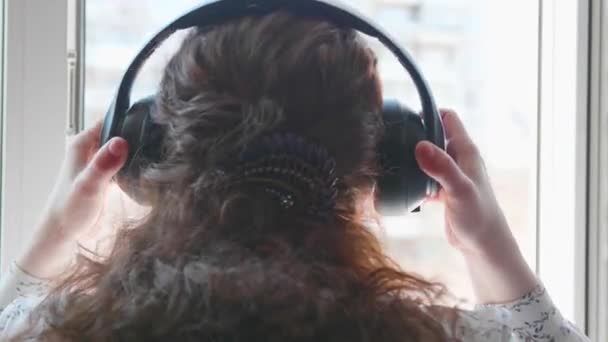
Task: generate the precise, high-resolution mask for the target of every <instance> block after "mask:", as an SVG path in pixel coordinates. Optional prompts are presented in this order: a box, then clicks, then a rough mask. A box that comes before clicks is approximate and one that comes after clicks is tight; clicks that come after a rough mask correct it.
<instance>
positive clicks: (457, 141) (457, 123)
mask: <svg viewBox="0 0 608 342" xmlns="http://www.w3.org/2000/svg"><path fill="white" fill-rule="evenodd" d="M441 115H442V118H443V127H444V128H445V133H446V140H447V151H448V154H449V155H450V156H452V157H453V158H454V159H456V160H458V158H460V157H466V156H475V155H477V154H479V151H478V149H477V146H476V145H475V143H474V142H473V140H472V139H471V137H470V135H469V133H468V132H467V130H466V128H465V127H464V124H463V123H462V120H460V118H459V117H458V115H457V114H456V112H454V111H452V110H442V111H441Z"/></svg>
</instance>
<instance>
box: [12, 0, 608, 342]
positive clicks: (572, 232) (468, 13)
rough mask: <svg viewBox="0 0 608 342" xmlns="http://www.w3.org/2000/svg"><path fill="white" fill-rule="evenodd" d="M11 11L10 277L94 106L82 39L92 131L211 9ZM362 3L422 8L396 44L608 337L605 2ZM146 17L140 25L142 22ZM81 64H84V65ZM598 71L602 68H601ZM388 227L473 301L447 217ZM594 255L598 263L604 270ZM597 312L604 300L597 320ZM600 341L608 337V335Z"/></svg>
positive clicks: (515, 220)
mask: <svg viewBox="0 0 608 342" xmlns="http://www.w3.org/2000/svg"><path fill="white" fill-rule="evenodd" d="M5 2H6V7H5V8H6V13H7V15H6V18H7V20H6V22H5V25H4V28H5V30H6V32H5V35H4V36H5V37H6V39H5V42H4V45H5V49H6V51H5V52H6V53H5V54H4V56H3V57H4V59H5V60H4V61H3V62H4V64H5V65H4V68H3V70H4V74H3V75H2V76H3V79H4V83H5V84H6V86H5V89H4V91H5V96H4V99H3V102H4V113H3V114H4V116H3V121H4V122H3V126H4V129H3V152H2V153H3V159H4V160H3V161H4V163H3V184H2V217H1V219H2V227H1V228H2V239H1V241H0V243H1V249H0V254H1V261H2V265H1V266H2V269H3V270H6V267H7V265H8V264H9V263H10V261H11V260H13V259H14V258H15V257H16V255H17V254H18V253H19V251H20V250H21V249H22V248H23V246H24V245H25V243H26V241H27V240H29V238H30V235H31V230H32V228H33V227H35V224H36V220H37V218H38V213H39V212H40V210H41V208H42V207H43V206H44V201H45V198H46V197H47V196H48V193H49V192H50V189H51V186H52V184H53V181H54V178H55V175H56V172H57V170H58V167H59V163H60V160H61V157H60V156H61V155H62V154H63V148H64V134H65V129H66V120H65V118H66V116H67V113H68V108H76V106H74V107H70V106H71V105H72V103H74V104H77V102H78V101H76V100H74V101H72V99H74V98H75V99H77V100H82V98H80V97H78V96H76V97H73V94H74V92H77V91H80V90H81V89H79V87H78V86H73V83H72V87H70V84H71V83H70V82H69V80H70V73H69V68H68V63H67V61H66V57H68V53H66V52H67V51H68V50H69V49H70V42H68V40H69V39H68V37H70V36H71V35H72V34H74V31H75V32H77V33H78V32H80V33H83V32H85V31H86V33H85V34H84V38H85V39H84V40H85V41H86V55H87V59H86V65H85V67H86V68H85V73H84V74H85V76H86V85H85V90H84V113H85V115H84V119H85V120H84V123H85V124H86V125H90V124H91V123H92V121H94V120H96V119H98V118H100V117H102V116H103V115H104V114H105V111H106V110H107V107H108V106H109V104H110V102H111V99H112V96H113V95H114V91H115V89H116V86H117V83H118V81H119V78H120V76H121V74H122V72H123V71H124V69H125V68H126V65H127V63H128V62H129V61H130V59H131V58H132V57H133V56H134V54H135V53H136V51H137V50H138V49H139V48H140V47H141V45H142V44H143V43H144V42H145V41H146V39H147V38H148V37H149V36H150V35H152V34H153V33H154V32H155V31H156V30H158V29H159V28H160V26H161V25H163V24H164V23H166V22H167V21H168V20H169V19H170V18H173V17H175V16H177V15H178V14H180V13H182V12H184V11H186V10H188V9H189V8H191V7H193V6H195V5H197V4H198V3H200V1H199V0H179V1H171V2H169V1H163V0H142V1H138V2H132V1H129V2H127V1H120V0H88V1H86V5H87V6H86V7H87V9H86V10H87V13H86V23H85V25H82V24H81V23H78V24H77V25H72V26H70V25H68V22H69V21H70V20H71V19H72V18H71V15H69V14H68V13H70V12H69V11H68V10H66V9H68V8H69V6H68V5H69V4H73V3H75V2H79V3H81V4H84V3H85V1H84V0H57V1H53V2H44V1H37V0H5ZM349 3H350V4H351V5H353V6H355V7H358V8H359V9H361V10H362V11H363V12H364V13H366V14H367V15H369V16H371V17H373V18H376V19H377V20H379V19H382V16H383V15H388V17H391V15H392V14H390V13H388V14H387V11H390V8H391V6H397V7H400V6H401V7H402V8H411V7H412V6H415V10H414V12H412V13H413V14H412V15H411V16H409V15H410V14H408V13H409V12H407V11H406V12H403V13H405V15H408V16H409V18H412V20H411V22H410V23H404V24H403V25H402V26H400V25H399V21H398V20H392V22H393V24H391V22H390V21H388V22H387V23H386V26H394V27H388V28H389V29H390V31H391V32H392V33H393V36H396V37H399V39H400V40H401V43H402V44H403V45H404V46H405V47H406V48H408V50H409V51H410V52H411V53H412V54H413V55H414V57H415V58H416V61H417V62H418V64H419V65H420V66H421V68H422V69H423V71H424V74H425V75H426V77H427V79H428V80H429V82H430V84H431V87H432V89H433V91H434V93H435V95H436V98H437V102H438V103H439V104H440V105H441V106H443V107H451V108H454V109H456V110H458V111H459V112H460V113H461V114H462V116H463V118H464V120H465V123H466V124H467V127H468V128H469V130H470V131H471V132H472V134H473V136H474V138H475V140H476V141H477V142H478V143H479V144H480V146H481V148H482V152H483V153H484V156H485V158H486V160H487V162H488V167H489V169H490V174H491V177H492V180H493V182H494V185H495V187H496V191H497V194H498V196H499V199H500V201H501V203H502V204H503V206H504V208H505V211H506V214H507V216H508V219H509V221H510V222H511V226H512V227H513V229H514V230H515V231H516V235H517V238H518V240H519V241H520V243H521V245H522V248H523V249H524V253H525V255H526V257H527V260H528V262H529V263H530V264H531V265H536V266H537V267H536V268H537V271H539V273H540V275H541V277H542V279H543V280H544V281H545V284H546V285H547V287H548V288H549V291H550V293H551V294H552V295H553V298H554V300H555V301H556V302H557V304H558V306H559V307H560V309H562V311H563V312H564V313H565V315H566V316H567V317H568V318H573V319H575V320H576V321H577V323H579V324H581V325H583V326H584V325H585V319H586V318H587V317H586V315H592V316H591V320H592V322H591V326H592V327H593V326H596V327H600V328H601V327H605V326H606V321H605V316H606V312H605V310H603V309H602V305H601V304H597V303H606V296H605V293H608V292H607V291H606V283H607V282H606V278H607V277H606V272H605V269H606V267H605V255H606V252H605V251H606V233H605V231H604V230H602V227H603V225H602V224H603V223H605V213H606V207H605V205H603V204H604V203H605V196H603V195H601V194H598V193H599V192H600V191H601V189H605V185H606V184H605V183H606V182H602V181H601V178H600V176H599V175H601V174H605V165H604V164H605V163H604V162H605V160H604V161H601V163H600V159H599V158H596V156H597V155H602V153H604V152H605V150H606V148H605V147H606V146H605V145H606V144H605V142H604V141H603V140H602V139H603V138H602V139H601V136H602V135H601V134H600V133H601V132H600V128H598V127H604V126H605V125H602V122H604V123H605V120H606V119H605V117H604V116H603V114H602V115H600V114H599V113H600V112H605V111H602V110H601V108H603V102H601V101H599V100H597V99H599V98H602V96H601V94H603V89H604V88H605V87H602V86H600V85H603V84H605V80H603V78H601V79H600V80H598V78H600V76H599V75H604V74H605V73H603V72H602V70H603V69H602V68H601V67H600V66H602V65H603V63H600V62H599V61H601V58H600V57H598V56H601V54H599V53H598V54H596V55H593V58H589V56H588V54H589V52H588V51H589V47H588V46H587V43H588V42H590V35H591V33H590V32H589V31H588V30H594V31H593V33H594V34H595V33H597V32H596V31H598V32H599V31H600V29H603V25H601V23H602V20H601V19H598V18H599V17H601V15H600V13H602V12H601V11H600V10H599V7H598V6H599V5H598V4H599V3H600V1H599V0H592V1H591V2H589V3H591V4H593V6H594V8H595V11H593V12H592V13H593V15H590V13H591V11H590V8H589V7H588V6H591V5H588V4H587V2H584V1H570V2H552V1H540V0H539V1H529V0H516V1H508V2H505V1H503V2H490V1H483V0H358V1H351V2H349ZM383 12H384V14H383ZM400 15H401V14H398V16H400ZM66 16H67V17H66ZM134 16H136V17H137V18H138V20H137V22H134V21H133V20H132V18H133V17H134ZM513 18H517V20H515V21H514V20H513ZM541 19H542V20H541ZM514 22H516V24H517V25H514ZM589 22H592V23H595V24H594V25H595V26H589ZM85 27H86V30H85ZM539 29H540V30H539ZM66 32H68V35H67V36H68V37H66ZM592 36H593V37H594V38H593V39H594V40H593V41H592V43H593V44H591V43H589V44H590V45H592V46H594V47H595V48H596V50H594V51H596V52H597V51H600V49H599V48H598V47H603V46H604V45H605V44H604V45H603V44H600V41H598V39H599V38H598V37H599V36H598V35H592ZM539 37H540V38H541V39H539ZM179 41H180V36H179V35H178V36H176V37H174V38H173V39H172V40H171V41H170V42H168V43H167V44H165V45H164V46H163V47H162V48H161V49H160V51H158V52H157V54H155V55H154V57H153V59H152V60H150V61H149V63H148V64H147V65H146V67H145V69H144V73H143V75H142V77H140V78H139V79H138V82H137V83H136V87H135V94H134V96H135V97H139V96H143V95H147V94H150V93H152V92H153V91H154V89H155V86H156V84H157V82H158V79H159V76H160V71H161V70H162V67H163V65H164V64H165V63H166V61H167V59H168V57H169V56H170V54H171V53H172V52H173V51H175V47H176V46H177V44H178V43H179ZM372 46H373V48H374V49H375V50H376V53H377V55H378V56H379V59H380V70H381V73H382V77H383V79H384V85H385V91H386V94H385V95H386V96H387V97H398V98H400V99H403V100H404V101H405V102H406V104H409V105H411V106H412V107H414V108H416V107H418V108H419V105H418V103H417V102H418V100H417V98H416V96H415V94H414V92H413V88H412V86H411V84H410V82H409V81H408V80H407V77H406V75H405V74H404V73H403V71H402V70H401V69H400V67H399V66H398V65H397V64H396V62H395V61H394V60H393V59H392V58H391V57H390V55H389V54H387V53H386V51H384V50H383V49H381V48H380V47H379V46H378V44H372ZM539 50H540V51H541V52H542V54H539V53H538V51H539ZM76 57H77V59H80V62H82V60H81V58H82V57H83V56H81V55H77V56H76ZM588 61H591V62H592V63H591V64H592V65H591V66H590V67H589V68H588V65H587V62H588ZM588 75H594V76H589V77H590V78H591V80H590V82H591V84H592V85H593V84H596V83H597V84H596V85H595V86H592V87H591V89H588V88H587V84H588V79H587V76H588ZM594 80H595V81H597V82H595V83H594V82H593V81H594ZM598 89H599V90H598ZM68 90H71V92H70V91H68ZM589 93H592V94H595V95H594V96H592V99H595V100H596V102H593V103H591V104H590V105H589V108H590V111H591V112H592V113H593V115H595V116H593V117H592V119H590V122H589V126H590V127H591V128H589V129H588V126H587V113H588V112H587V97H588V95H589ZM598 94H599V95H598ZM70 96H72V97H70ZM603 97H605V96H603ZM600 102H601V103H600ZM598 123H599V124H598ZM594 127H595V128H596V129H595V130H593V128H594ZM590 129H591V133H589V131H590ZM588 139H589V141H590V145H591V152H592V155H591V157H590V161H589V165H590V169H588V167H587V154H586V153H587V142H588ZM604 140H605V139H604ZM41 146H43V147H44V148H41ZM602 151H604V152H602ZM596 159H597V160H596ZM594 163H595V164H594ZM598 164H599V166H598ZM41 170H43V171H44V172H41ZM588 172H589V174H590V175H591V177H592V179H591V185H589V192H590V193H591V194H595V197H593V196H591V195H589V197H590V198H591V200H590V207H589V208H588V204H587V201H586V200H587V198H588V193H587V173H588ZM593 177H595V178H593ZM596 183H597V184H598V186H597V187H596V186H594V184H596ZM587 210H589V212H590V216H589V223H587V218H588V216H587V215H586V211H587ZM604 226H605V225H604ZM587 227H589V228H588V229H590V233H589V235H587V232H588V230H587V229H586V228H587ZM386 228H387V229H386V232H385V233H383V234H382V240H383V241H384V243H385V244H386V246H387V247H388V249H389V251H390V253H391V255H393V256H394V257H395V259H397V260H398V261H399V262H400V263H401V264H402V265H403V266H404V267H405V268H407V269H408V270H413V271H417V272H420V273H421V274H423V275H425V276H427V277H431V278H433V279H436V280H440V281H443V282H445V283H446V284H447V285H448V286H449V288H450V289H451V290H452V291H453V292H454V293H455V294H456V295H457V296H458V297H460V298H464V299H470V298H471V289H470V285H469V284H468V280H467V279H468V278H467V277H466V273H465V272H464V268H463V264H462V261H461V260H460V257H459V256H458V254H457V253H454V252H453V251H452V250H451V248H450V247H449V246H447V245H446V243H445V242H444V239H443V235H442V231H441V229H442V213H441V209H440V208H439V207H437V206H430V207H428V208H425V210H424V211H423V212H422V213H420V214H415V215H409V216H404V217H400V218H396V219H395V218H391V219H388V220H387V227H386ZM537 236H538V239H537V238H536V237H537ZM586 244H589V246H590V252H589V254H587V250H586V249H585V248H586ZM586 258H589V260H591V262H590V263H589V264H588V263H587V261H586ZM587 269H588V270H589V271H586V270H587ZM585 272H591V273H592V274H591V276H590V279H591V282H592V285H593V286H595V287H593V288H592V289H591V292H589V293H588V292H587V290H586V288H587V287H586V284H587V281H588V280H587V276H588V274H586V273H585ZM593 272H595V273H593ZM587 295H588V296H589V298H588V299H587V300H586V299H585V298H586V296H587ZM588 303H592V304H594V305H595V304H597V305H595V306H594V307H593V305H591V306H592V307H591V309H589V308H588V307H587V305H588ZM594 310H595V311H594ZM598 312H599V313H598ZM602 317H603V318H602ZM594 319H595V321H594ZM600 334H603V335H599V336H605V331H603V332H600ZM595 339H596V340H605V338H604V339H601V338H595Z"/></svg>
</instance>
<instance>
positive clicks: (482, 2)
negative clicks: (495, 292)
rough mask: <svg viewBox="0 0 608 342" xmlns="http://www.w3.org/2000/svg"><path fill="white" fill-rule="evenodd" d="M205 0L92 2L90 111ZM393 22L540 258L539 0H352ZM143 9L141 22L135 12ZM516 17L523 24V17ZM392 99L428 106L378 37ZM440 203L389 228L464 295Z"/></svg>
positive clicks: (416, 262) (395, 247)
mask: <svg viewBox="0 0 608 342" xmlns="http://www.w3.org/2000/svg"><path fill="white" fill-rule="evenodd" d="M197 3H199V1H198V0H197V1H195V0H179V1H164V0H145V1H144V0H142V1H137V2H130V1H121V0H89V1H87V28H86V32H87V35H86V39H87V47H86V53H87V58H86V62H87V65H86V91H85V94H86V95H85V97H86V101H85V108H86V119H87V121H88V122H89V124H90V122H91V121H92V120H95V119H97V118H99V117H101V116H102V115H103V114H104V113H105V110H106V108H107V106H108V105H109V103H110V101H111V98H112V96H113V93H114V91H115V89H116V87H117V83H118V81H119V78H120V77H121V75H122V72H123V71H124V70H125V68H126V66H127V63H129V61H130V60H131V58H132V57H133V56H134V54H135V53H136V52H137V51H138V49H139V48H141V46H142V44H143V43H144V42H145V41H146V38H149V37H150V35H152V34H153V33H155V32H156V31H157V30H158V29H160V27H161V26H162V25H164V24H166V23H167V21H168V20H170V19H172V18H174V17H175V16H176V15H178V14H180V13H182V12H183V11H185V10H187V9H190V8H191V7H192V6H194V5H195V4H197ZM349 3H350V4H351V5H352V6H354V7H356V8H358V9H360V10H361V11H362V12H364V13H365V14H367V15H368V16H369V17H371V18H374V19H375V20H377V21H378V22H380V23H381V25H383V26H384V27H386V28H387V29H388V30H389V31H390V32H391V33H392V36H393V37H397V39H398V40H399V42H400V43H401V44H402V45H403V46H404V47H406V48H407V49H408V50H409V52H410V53H411V54H412V55H413V56H414V58H415V60H416V61H417V63H418V64H419V66H420V67H421V68H422V70H423V72H424V74H425V76H426V78H427V79H428V81H429V83H430V85H431V88H432V90H433V92H434V94H435V96H436V98H437V103H438V104H439V106H440V107H446V108H452V109H455V110H457V111H458V112H459V113H460V114H461V116H462V118H463V120H464V121H465V124H466V125H467V128H468V129H469V130H470V132H471V135H472V136H473V137H474V139H475V140H476V142H477V143H478V144H479V147H480V149H481V151H482V153H483V155H484V157H485V159H486V163H487V168H488V171H489V173H490V176H491V179H492V182H493V184H494V186H495V190H496V194H497V196H498V198H499V200H500V202H501V204H502V205H503V208H504V210H505V212H506V216H507V218H508V220H509V222H510V224H511V227H512V229H513V230H514V232H515V234H516V236H517V239H518V241H519V242H520V244H521V247H522V249H523V251H524V254H525V256H526V258H527V260H528V262H529V263H530V265H534V264H535V262H536V261H535V254H536V250H535V245H536V241H535V237H536V225H535V222H536V190H535V189H536V185H535V184H536V181H535V175H536V139H537V135H536V122H537V85H538V82H537V67H538V62H537V61H538V54H537V50H538V38H537V37H538V26H539V25H538V24H539V15H538V2H537V1H530V0H512V1H498V2H496V1H486V0H390V1H389V0H351V1H349ZM133 17H137V19H138V20H137V21H133V20H132V18H133ZM513 18H517V19H516V25H515V22H514V20H513ZM179 41H180V37H179V36H177V37H174V38H173V39H172V40H171V41H170V42H169V43H167V44H164V45H163V47H162V48H161V49H160V50H159V51H158V52H157V53H156V54H155V55H154V56H153V58H152V59H151V60H150V62H149V63H148V64H147V65H146V67H145V70H144V73H143V74H142V76H141V77H140V78H139V79H138V82H137V83H136V89H135V94H134V98H138V97H140V96H143V95H146V94H150V93H152V92H154V89H155V86H156V84H157V82H158V80H159V78H160V74H161V70H162V67H163V66H164V64H165V63H166V62H167V59H168V57H169V56H170V54H171V53H172V52H174V51H175V47H176V45H177V44H178V43H179ZM371 44H372V47H373V49H374V50H375V51H376V53H377V54H378V57H379V67H380V71H381V76H382V78H383V82H384V91H385V96H386V97H396V98H399V99H400V100H401V101H402V102H404V103H406V104H408V105H410V106H411V107H414V108H420V106H419V101H418V99H417V97H416V93H415V91H414V89H413V86H412V84H411V82H410V81H409V80H408V78H407V75H406V74H405V73H404V71H403V70H402V68H401V67H400V65H399V64H398V63H397V62H396V60H395V59H394V58H392V56H391V55H390V54H389V53H388V51H386V50H385V49H384V48H382V46H380V45H379V44H378V43H377V42H375V41H372V42H371ZM442 214H443V213H442V209H441V207H440V206H439V205H435V204H428V205H427V206H426V207H425V208H424V210H423V211H422V212H421V213H418V214H411V215H404V216H403V217H397V218H394V217H392V218H386V229H385V231H384V232H383V233H380V234H381V236H382V240H383V242H384V243H385V245H386V246H387V248H388V250H389V252H390V254H391V255H392V256H393V257H394V258H395V259H396V260H397V261H398V262H399V263H400V264H401V265H403V267H404V268H406V270H411V271H415V272H419V273H420V274H422V275H424V276H427V277H430V278H431V279H434V280H438V281H441V282H444V283H446V284H447V285H448V288H449V289H450V290H451V291H452V292H453V293H454V294H455V295H456V296H457V297H458V298H461V299H464V300H469V301H470V300H471V299H472V297H473V295H472V289H471V285H470V284H469V281H468V277H467V274H466V268H465V265H464V263H463V260H462V259H461V257H460V256H459V254H458V253H457V252H456V251H454V250H453V249H452V248H451V247H450V246H449V245H448V244H447V242H446V240H445V238H444V236H443V216H442Z"/></svg>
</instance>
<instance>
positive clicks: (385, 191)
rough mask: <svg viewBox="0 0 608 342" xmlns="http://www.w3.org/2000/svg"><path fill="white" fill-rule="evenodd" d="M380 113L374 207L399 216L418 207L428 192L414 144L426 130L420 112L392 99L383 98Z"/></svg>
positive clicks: (427, 181)
mask: <svg viewBox="0 0 608 342" xmlns="http://www.w3.org/2000/svg"><path fill="white" fill-rule="evenodd" d="M382 116H383V121H384V129H385V131H384V135H383V137H382V140H381V141H380V144H379V151H378V152H379V153H378V154H379V156H380V165H381V172H382V173H381V174H380V176H379V178H378V186H377V203H376V204H377V205H376V207H377V210H378V211H379V212H380V213H381V214H383V215H399V214H404V213H405V212H411V211H412V210H414V209H416V208H417V207H419V206H420V204H421V203H422V201H423V200H424V199H425V197H426V194H427V189H428V186H429V182H430V181H431V179H430V178H429V177H428V176H427V175H426V174H425V173H424V172H423V171H422V170H421V169H420V167H419V166H418V162H417V161H416V157H415V149H416V145H417V144H418V143H419V142H420V141H422V140H424V139H425V137H426V133H425V130H424V124H423V122H422V118H421V117H420V115H418V114H417V113H415V112H413V111H412V110H410V109H409V108H407V107H405V106H403V105H401V104H399V102H397V101H395V100H386V101H384V106H383V111H382Z"/></svg>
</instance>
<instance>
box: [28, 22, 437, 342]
mask: <svg viewBox="0 0 608 342" xmlns="http://www.w3.org/2000/svg"><path fill="white" fill-rule="evenodd" d="M381 103H382V96H381V87H380V82H379V79H378V74H377V70H376V60H375V56H374V55H373V53H372V52H371V50H370V49H369V48H368V47H367V45H366V44H365V42H364V41H363V40H362V38H361V37H360V36H359V35H358V34H356V33H355V32H354V31H352V30H349V29H343V28H339V27H336V26H334V25H332V24H329V23H327V22H324V21H320V20H314V19H304V18H301V17H297V16H294V15H291V14H289V13H286V12H280V13H274V14H270V15H266V16H261V17H248V18H244V19H239V20H235V21H232V22H229V23H226V24H223V25H219V26H217V27H213V28H211V29H194V30H192V32H190V33H189V34H188V36H187V37H186V38H185V40H184V42H183V43H182V45H181V48H180V49H179V51H178V52H177V53H176V54H175V55H174V56H173V57H172V58H171V60H170V61H169V63H168V65H167V67H166V69H165V72H164V76H163V79H162V81H161V84H160V87H159V92H158V95H157V104H158V108H159V110H158V112H157V117H155V120H157V121H158V122H159V123H161V124H163V125H166V127H167V135H166V138H165V140H164V141H163V151H164V159H163V161H162V162H161V163H158V164H154V165H152V166H150V167H149V168H148V169H147V170H145V172H144V175H143V179H142V186H144V185H145V186H146V187H149V189H153V191H151V192H150V193H153V194H154V196H153V200H152V204H151V208H150V212H149V213H148V214H147V215H146V216H145V217H144V218H143V219H142V220H140V221H138V222H135V223H130V224H125V227H124V229H121V230H120V231H119V233H118V236H117V238H116V242H115V244H114V246H113V248H112V249H111V253H109V256H107V257H104V258H101V259H100V258H96V257H94V256H91V255H88V254H87V253H84V252H83V253H81V255H79V258H78V261H77V264H76V266H75V268H74V269H73V270H72V271H71V272H70V273H69V275H68V276H67V277H65V279H62V281H61V283H60V284H59V285H58V286H57V287H56V288H55V289H54V290H53V291H52V292H51V294H50V295H49V296H48V298H46V300H45V301H43V302H42V304H40V305H39V307H38V308H37V310H36V312H35V313H34V315H33V318H32V319H33V320H34V321H36V320H42V321H43V322H44V329H43V331H42V333H41V334H40V335H39V336H38V338H39V339H40V340H43V341H94V342H97V341H235V342H236V341H361V342H363V341H400V342H403V341H443V340H445V339H446V334H445V333H444V330H443V328H442V326H441V323H440V322H438V321H437V320H436V318H435V317H431V316H432V315H431V314H429V311H428V310H425V309H424V307H425V306H427V305H430V304H433V303H434V302H435V301H436V300H437V298H439V296H441V295H442V292H443V287H442V286H440V285H438V284H433V283H430V282H427V281H425V280H422V279H421V278H419V277H417V276H415V275H413V274H409V273H406V272H404V271H402V270H400V268H399V267H398V266H397V265H396V264H395V263H394V262H392V261H391V260H390V259H389V258H388V257H387V255H386V254H385V253H384V251H383V250H382V248H381V245H380V243H379V241H378V240H377V238H376V237H375V236H374V234H372V232H371V231H370V228H369V224H368V221H369V215H365V210H364V209H363V208H362V207H364V205H362V203H364V202H365V198H367V197H368V196H370V194H372V193H373V188H374V182H375V177H376V175H377V160H376V153H375V146H376V144H377V141H378V139H379V138H380V137H381V136H382V132H383V128H382V120H381V116H380V110H381ZM278 131H289V132H293V133H296V134H298V135H300V136H303V137H306V138H309V139H311V140H314V141H316V142H319V143H320V144H322V145H323V146H324V147H325V148H327V150H328V151H329V152H330V153H331V155H333V157H334V158H335V160H336V172H337V175H338V177H339V184H338V189H339V191H338V197H337V203H336V206H335V209H334V210H333V211H332V212H331V214H330V215H329V217H328V218H327V219H326V220H324V221H322V222H319V221H312V220H307V219H306V217H305V216H302V217H300V216H297V215H295V216H294V215H284V214H283V210H282V208H281V207H280V206H279V205H278V204H277V202H276V201H275V200H274V199H273V198H270V197H268V198H267V197H265V196H264V195H263V194H260V193H254V192H251V191H248V189H247V188H238V189H233V190H232V191H230V192H226V191H223V192H221V191H218V190H217V189H218V187H217V186H215V185H217V184H218V182H221V181H222V179H221V177H220V176H219V175H218V173H217V172H215V171H216V169H217V166H218V165H221V164H222V163H224V162H226V161H229V160H230V159H231V158H233V156H234V155H235V154H237V153H238V152H239V151H241V150H242V149H243V148H244V146H247V144H248V143H250V142H252V141H254V140H255V139H257V138H259V137H261V136H263V135H266V134H268V133H272V132H278ZM372 218H373V216H372Z"/></svg>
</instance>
